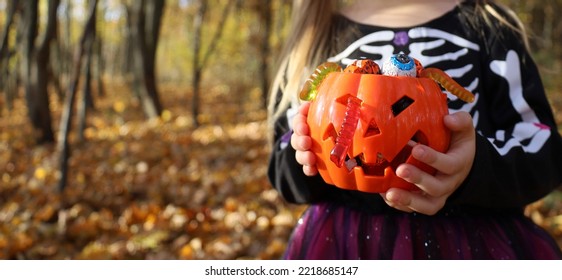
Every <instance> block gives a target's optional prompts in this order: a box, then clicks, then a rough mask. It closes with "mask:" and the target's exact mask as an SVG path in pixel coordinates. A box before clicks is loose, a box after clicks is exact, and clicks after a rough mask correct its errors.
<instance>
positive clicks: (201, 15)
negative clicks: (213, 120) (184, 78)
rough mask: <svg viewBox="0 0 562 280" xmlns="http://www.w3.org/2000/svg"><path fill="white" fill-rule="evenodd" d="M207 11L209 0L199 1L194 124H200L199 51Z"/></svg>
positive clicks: (194, 19)
mask: <svg viewBox="0 0 562 280" xmlns="http://www.w3.org/2000/svg"><path fill="white" fill-rule="evenodd" d="M205 13H207V0H200V1H199V10H198V12H197V14H195V17H194V18H193V28H194V29H195V32H194V33H193V34H194V38H193V79H192V83H193V85H192V86H193V100H192V103H191V113H192V118H193V124H194V125H195V127H198V126H199V119H198V116H199V83H200V82H201V67H200V66H199V64H200V63H199V59H200V56H199V53H200V49H201V34H202V33H203V20H204V18H205Z"/></svg>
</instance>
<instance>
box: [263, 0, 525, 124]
mask: <svg viewBox="0 0 562 280" xmlns="http://www.w3.org/2000/svg"><path fill="white" fill-rule="evenodd" d="M340 1H341V0H340ZM465 2H474V3H475V4H476V5H475V7H476V8H475V10H474V14H472V15H467V19H468V20H474V22H473V25H474V28H475V29H476V30H478V28H481V27H482V26H479V25H481V24H485V25H486V26H489V27H491V28H494V27H495V25H497V24H495V22H499V24H501V25H504V26H507V27H508V28H509V29H512V30H514V31H516V32H517V33H519V34H520V35H521V38H522V39H523V41H524V43H525V46H526V47H527V46H528V42H527V34H526V32H525V28H524V27H523V24H522V23H521V21H520V20H519V19H518V17H517V16H516V15H515V13H514V12H513V11H512V10H510V9H509V8H507V7H505V6H503V5H500V4H498V3H496V2H495V1H493V0H465ZM337 5H338V1H337V0H329V1H323V0H293V7H292V14H291V17H292V20H291V23H292V25H291V28H290V32H289V36H288V38H287V39H286V41H285V46H284V49H283V51H282V53H281V60H280V62H279V68H278V71H277V73H276V75H275V76H274V79H273V83H272V86H271V89H270V97H269V104H268V117H269V121H270V125H271V124H273V123H274V121H275V120H277V119H278V118H279V117H280V116H281V114H283V112H285V110H286V109H287V108H288V107H289V106H290V105H291V103H293V104H297V103H298V96H297V95H298V92H299V90H300V87H301V85H302V83H303V82H304V80H305V79H306V78H307V77H308V76H309V75H310V73H312V71H313V68H314V67H316V66H317V65H319V64H320V63H321V62H323V61H325V60H326V59H327V58H328V56H329V54H330V51H331V48H332V47H333V44H334V41H335V38H336V37H337V36H335V35H336V34H335V32H336V31H335V27H334V23H333V16H334V14H335V12H336V8H337ZM474 16H476V17H474ZM481 21H483V22H481ZM332 37H333V38H332ZM280 93H281V95H280V96H279V94H280Z"/></svg>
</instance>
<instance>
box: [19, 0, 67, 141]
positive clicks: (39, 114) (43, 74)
mask: <svg viewBox="0 0 562 280" xmlns="http://www.w3.org/2000/svg"><path fill="white" fill-rule="evenodd" d="M22 5H23V7H24V9H23V22H22V23H23V26H24V28H25V29H24V30H25V36H24V40H23V45H24V48H23V50H24V55H23V64H24V74H25V76H24V79H25V99H26V102H27V110H28V115H29V118H30V120H31V124H32V125H33V128H34V131H35V139H36V142H37V143H38V144H42V143H49V142H54V140H55V137H54V133H53V129H52V124H51V111H50V108H49V94H48V91H47V84H48V76H49V71H48V63H49V56H50V47H51V40H52V39H53V38H54V36H55V34H56V12H57V7H58V5H59V0H52V1H49V6H48V11H47V13H48V16H47V25H46V28H45V32H44V34H43V37H42V38H41V39H40V41H39V45H38V46H35V39H36V37H37V35H38V22H37V18H38V1H24V2H22Z"/></svg>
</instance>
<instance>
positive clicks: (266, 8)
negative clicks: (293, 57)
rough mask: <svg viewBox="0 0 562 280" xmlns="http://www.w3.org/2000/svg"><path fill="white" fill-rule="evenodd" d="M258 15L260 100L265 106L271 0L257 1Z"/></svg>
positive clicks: (267, 83) (267, 87) (267, 82)
mask: <svg viewBox="0 0 562 280" xmlns="http://www.w3.org/2000/svg"><path fill="white" fill-rule="evenodd" d="M259 3H260V4H259V7H260V9H259V15H260V24H261V26H263V30H262V33H261V34H262V38H261V57H260V73H261V75H262V76H261V92H262V102H263V108H267V98H268V89H269V79H270V78H269V68H268V65H269V61H268V58H269V55H270V44H269V36H270V35H271V27H272V15H273V13H272V6H271V1H260V2H259Z"/></svg>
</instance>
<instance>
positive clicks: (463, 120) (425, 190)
mask: <svg viewBox="0 0 562 280" xmlns="http://www.w3.org/2000/svg"><path fill="white" fill-rule="evenodd" d="M444 122H445V126H447V128H449V129H450V130H451V144H450V146H449V150H448V151H447V153H445V154H444V153H440V152H437V151H435V150H433V149H431V148H429V147H428V146H425V145H420V144H418V145H416V146H414V148H413V149H412V155H413V156H414V158H416V159H417V160H419V161H421V162H424V163H426V164H428V165H430V166H432V167H433V168H435V169H436V170H437V173H436V174H435V176H432V175H429V174H427V173H425V172H423V171H421V170H420V169H418V168H416V167H415V166H413V165H410V164H402V165H400V166H399V167H398V169H397V170H396V174H397V175H398V176H399V177H402V178H403V179H404V180H406V181H408V182H411V183H414V184H416V185H417V186H418V187H419V188H420V189H421V191H412V192H410V191H406V190H403V189H397V188H391V189H389V190H388V191H387V192H386V193H383V194H381V195H382V197H383V198H384V200H385V201H386V203H387V204H388V205H390V206H392V207H394V208H396V209H399V210H402V211H406V212H418V213H422V214H427V215H433V214H435V213H437V211H439V210H441V208H443V206H444V205H445V202H446V200H447V198H448V197H449V196H450V195H451V194H452V193H453V192H454V191H455V190H456V189H457V188H458V187H459V186H460V185H461V183H462V182H463V181H464V180H465V179H466V176H468V173H469V172H470V169H471V168H472V162H473V161H474V155H475V152H476V136H475V131H474V127H473V125H472V118H471V117H470V115H469V114H468V113H466V112H458V113H455V114H452V115H448V116H446V117H445V119H444Z"/></svg>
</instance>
